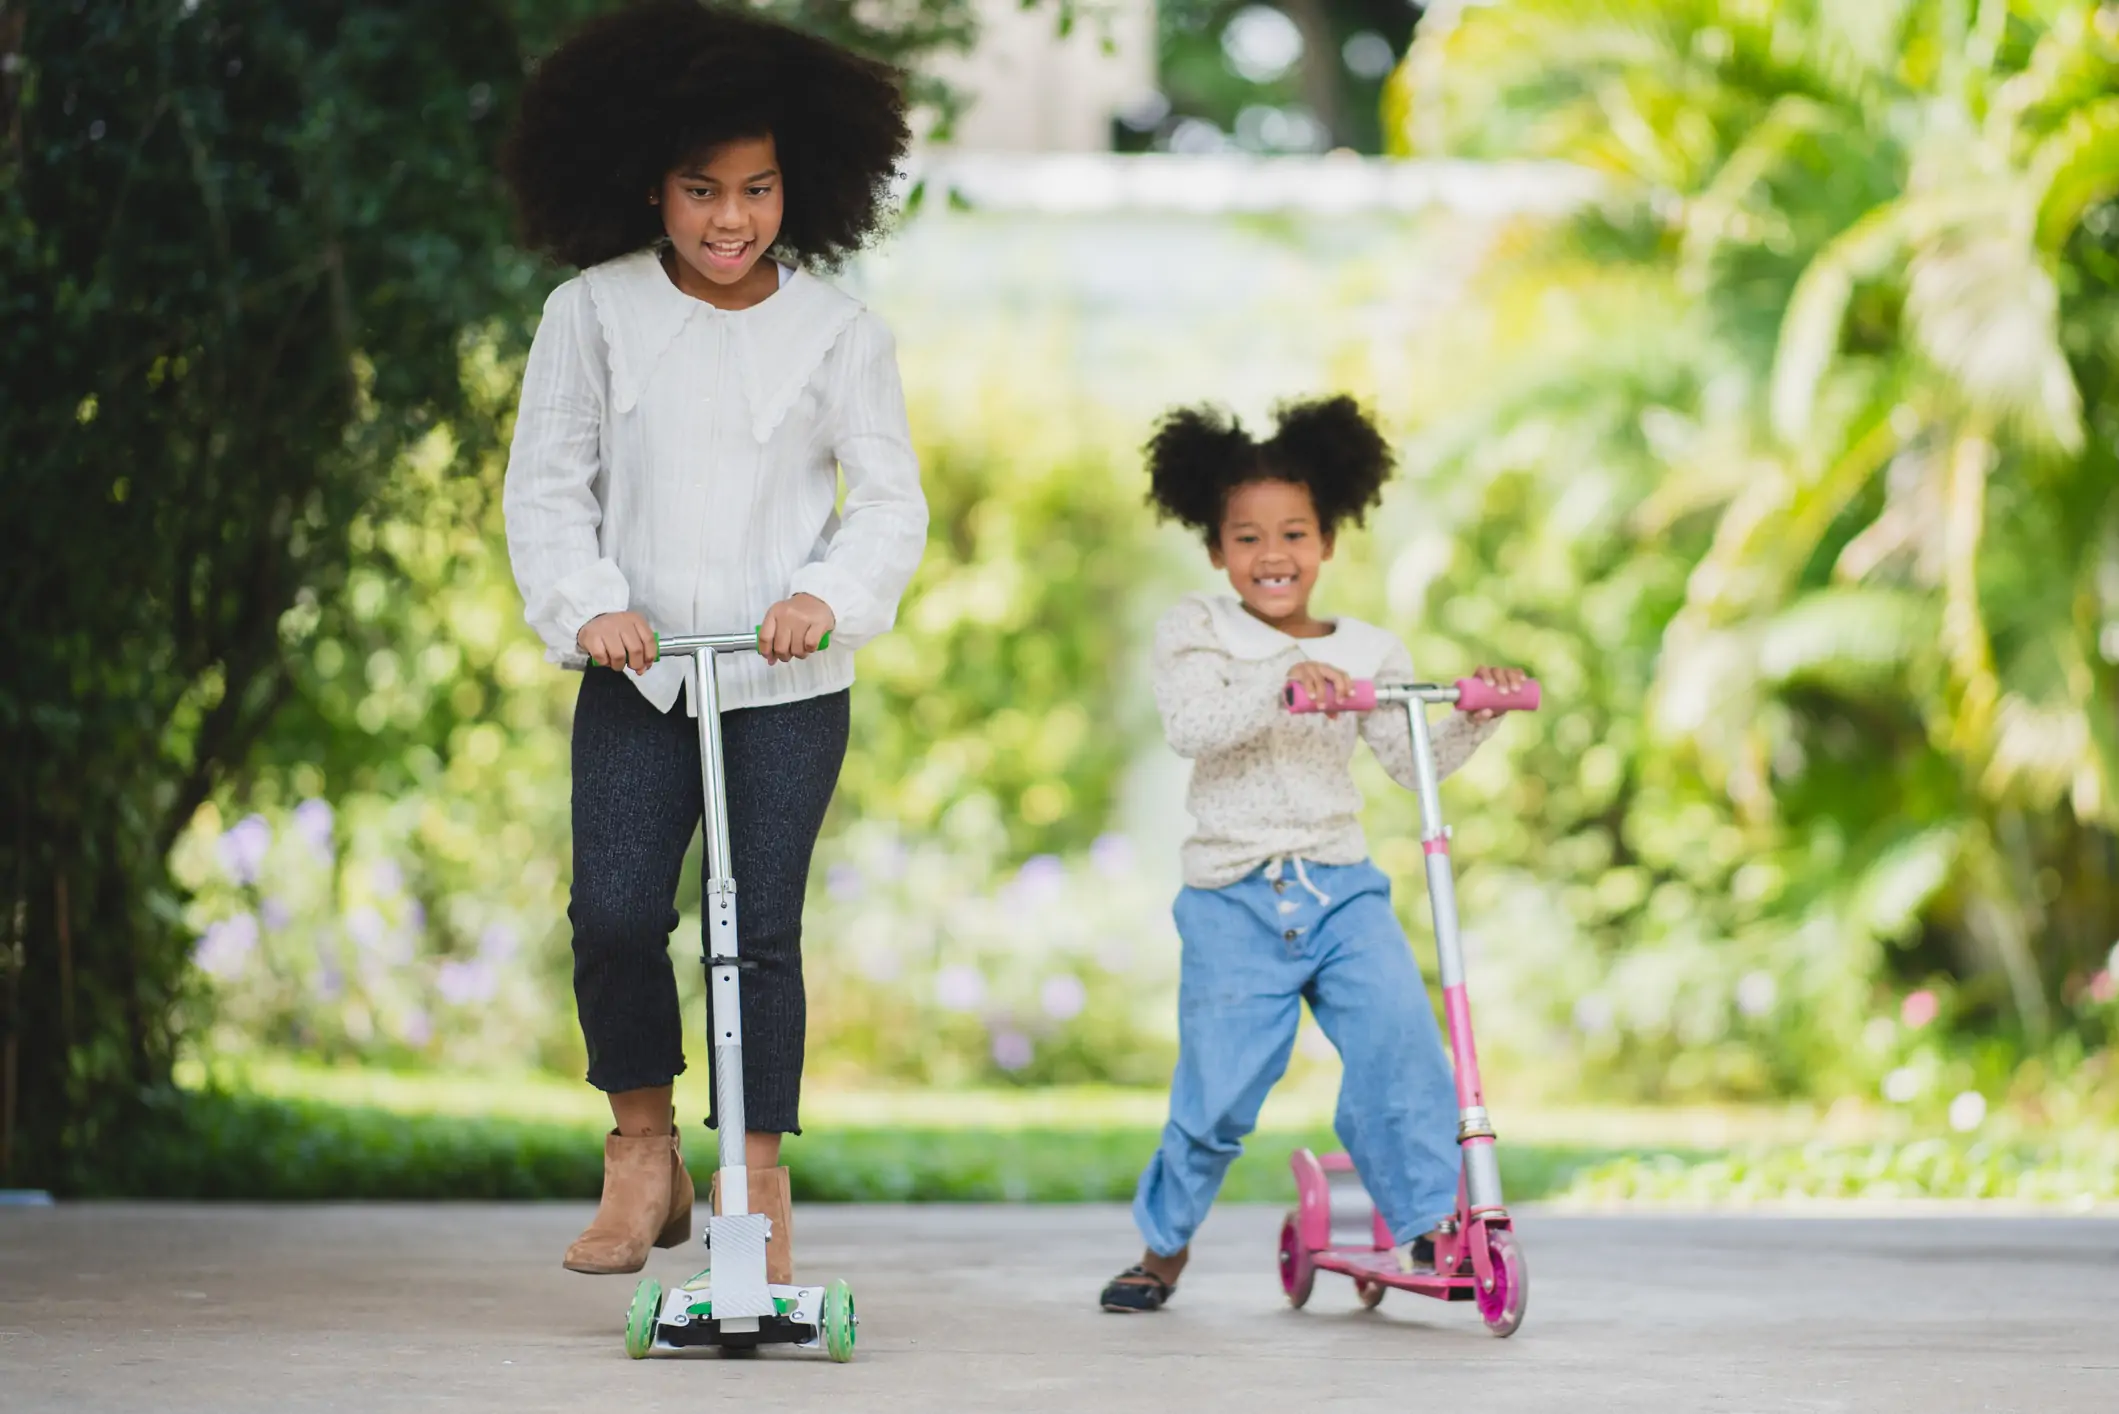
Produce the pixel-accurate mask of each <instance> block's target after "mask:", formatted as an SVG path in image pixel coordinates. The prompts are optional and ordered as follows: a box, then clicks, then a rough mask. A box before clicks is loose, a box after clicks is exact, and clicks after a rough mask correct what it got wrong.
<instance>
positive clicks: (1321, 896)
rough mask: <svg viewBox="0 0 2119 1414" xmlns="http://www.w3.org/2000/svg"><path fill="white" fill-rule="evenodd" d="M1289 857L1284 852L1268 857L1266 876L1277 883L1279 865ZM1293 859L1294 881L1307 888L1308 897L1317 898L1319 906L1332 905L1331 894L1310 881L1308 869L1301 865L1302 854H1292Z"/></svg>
mask: <svg viewBox="0 0 2119 1414" xmlns="http://www.w3.org/2000/svg"><path fill="white" fill-rule="evenodd" d="M1289 858H1290V856H1288V855H1285V854H1276V855H1274V856H1273V857H1272V858H1271V859H1268V860H1267V861H1266V878H1268V879H1270V880H1272V881H1273V882H1274V883H1276V884H1277V883H1279V882H1280V870H1281V866H1282V865H1284V864H1286V863H1287V862H1288V860H1289ZM1293 859H1294V863H1295V882H1296V883H1298V884H1300V885H1302V886H1303V887H1304V888H1305V889H1307V890H1309V893H1310V897H1311V898H1313V899H1316V900H1317V906H1318V907H1319V908H1330V907H1331V906H1332V896H1331V895H1330V894H1328V893H1326V892H1325V891H1324V890H1322V889H1320V888H1318V887H1317V886H1316V885H1315V884H1313V883H1311V882H1310V875H1309V871H1308V870H1306V869H1304V868H1303V867H1302V856H1301V855H1299V854H1298V855H1294V856H1293Z"/></svg>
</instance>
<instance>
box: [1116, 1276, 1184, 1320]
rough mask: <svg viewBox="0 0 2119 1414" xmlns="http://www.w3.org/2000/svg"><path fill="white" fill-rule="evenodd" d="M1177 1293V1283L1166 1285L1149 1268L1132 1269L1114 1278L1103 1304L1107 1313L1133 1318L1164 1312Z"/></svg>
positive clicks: (1165, 1282) (1166, 1283) (1167, 1283)
mask: <svg viewBox="0 0 2119 1414" xmlns="http://www.w3.org/2000/svg"><path fill="white" fill-rule="evenodd" d="M1176 1290H1177V1287H1176V1284H1175V1283H1172V1282H1167V1281H1164V1280H1163V1279H1162V1278H1161V1277H1159V1276H1157V1275H1155V1273H1153V1272H1151V1271H1149V1270H1148V1269H1147V1268H1146V1267H1128V1268H1126V1269H1125V1270H1124V1271H1122V1272H1120V1273H1119V1274H1118V1275H1117V1276H1115V1277H1113V1278H1111V1281H1110V1284H1109V1285H1107V1286H1106V1287H1105V1288H1104V1294H1103V1296H1102V1297H1101V1298H1100V1300H1101V1301H1102V1304H1103V1308H1104V1309H1105V1310H1106V1311H1116V1312H1118V1313H1119V1314H1120V1315H1123V1316H1130V1315H1132V1314H1133V1313H1134V1312H1136V1311H1160V1310H1161V1309H1162V1307H1163V1303H1164V1302H1165V1301H1168V1300H1169V1299H1170V1296H1171V1293H1173V1292H1175V1291H1176Z"/></svg>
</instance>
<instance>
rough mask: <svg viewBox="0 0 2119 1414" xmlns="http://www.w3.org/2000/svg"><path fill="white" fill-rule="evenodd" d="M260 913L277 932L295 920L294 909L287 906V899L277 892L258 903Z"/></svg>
mask: <svg viewBox="0 0 2119 1414" xmlns="http://www.w3.org/2000/svg"><path fill="white" fill-rule="evenodd" d="M258 915H259V917H261V918H263V919H264V921H265V926H266V927H267V928H270V929H271V930H272V931H273V932H275V933H277V932H278V931H279V930H280V929H282V928H284V927H286V926H287V925H288V924H289V923H292V922H293V921H294V910H293V909H291V908H289V907H288V906H287V900H285V899H283V898H281V897H279V896H278V895H276V894H275V895H274V896H273V897H271V898H268V899H266V900H265V901H264V902H263V903H261V904H259V905H258Z"/></svg>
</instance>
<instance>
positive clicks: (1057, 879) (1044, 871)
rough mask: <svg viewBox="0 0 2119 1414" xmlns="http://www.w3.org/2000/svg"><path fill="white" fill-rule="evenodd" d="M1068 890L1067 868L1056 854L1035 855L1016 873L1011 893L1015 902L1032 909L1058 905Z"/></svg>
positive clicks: (1010, 889)
mask: <svg viewBox="0 0 2119 1414" xmlns="http://www.w3.org/2000/svg"><path fill="white" fill-rule="evenodd" d="M1066 888H1067V866H1066V865H1064V864H1062V863H1060V859H1059V856H1058V855H1056V854H1034V855H1032V856H1031V857H1030V858H1028V859H1026V860H1024V861H1023V867H1022V868H1020V869H1018V870H1016V871H1015V882H1014V883H1013V884H1011V885H1010V886H1009V892H1010V893H1012V894H1013V895H1014V896H1015V902H1017V903H1020V904H1024V905H1027V906H1029V907H1032V908H1037V907H1042V906H1044V905H1047V904H1052V903H1057V902H1058V901H1059V898H1060V895H1061V894H1062V893H1064V892H1065V891H1066Z"/></svg>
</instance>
